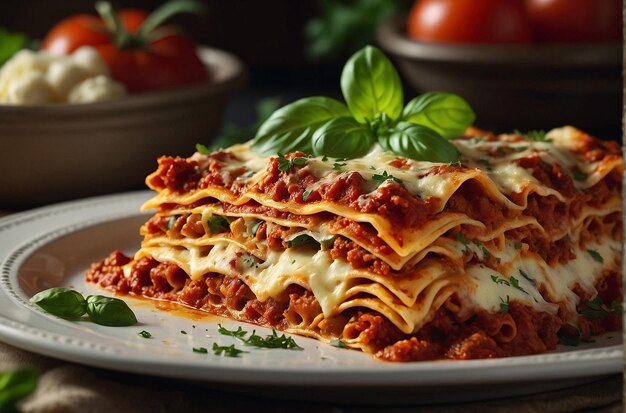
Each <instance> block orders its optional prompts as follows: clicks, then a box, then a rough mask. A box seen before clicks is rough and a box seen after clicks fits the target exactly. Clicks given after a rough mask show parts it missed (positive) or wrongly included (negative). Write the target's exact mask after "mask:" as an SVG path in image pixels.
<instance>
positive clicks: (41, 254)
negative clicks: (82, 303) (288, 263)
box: [0, 191, 622, 403]
mask: <svg viewBox="0 0 626 413" xmlns="http://www.w3.org/2000/svg"><path fill="white" fill-rule="evenodd" d="M149 196H151V193H149V192H146V191H142V192H134V193H128V194H121V195H113V196H105V197H98V198H90V199H86V200H81V201H75V202H68V203H64V204H59V205H54V206H50V207H45V208H40V209H35V210H32V211H29V212H25V213H20V214H15V215H12V216H9V217H7V218H4V219H0V260H1V262H2V264H1V267H0V269H1V275H0V338H1V339H2V340H3V341H6V342H7V343H10V344H13V345H15V346H18V347H20V348H24V349H26V350H30V351H33V352H36V353H41V354H45V355H48V356H52V357H56V358H59V359H63V360H70V361H74V362H78V363H84V364H87V365H91V366H97V367H103V368H108V369H114V370H120V371H125V372H133V373H142V374H148V375H155V376H164V377H171V378H176V379H185V380H193V381H195V382H198V383H201V384H208V385H211V386H218V387H219V386H222V387H230V388H231V389H232V390H236V391H244V392H261V393H262V392H263V391H264V390H266V389H267V387H272V386H277V385H279V386H282V389H283V390H282V393H281V394H280V395H279V396H283V397H301V398H310V399H315V400H318V401H319V400H324V399H326V400H342V401H355V400H357V401H360V402H385V403H389V402H416V401H417V402H428V403H437V402H451V401H461V400H475V399H482V398H495V397H505V396H513V395H520V394H528V393H532V392H538V391H545V390H549V389H555V388H562V387H566V386H571V385H575V384H578V383H582V382H585V381H591V380H594V379H596V378H599V377H601V376H604V375H608V374H612V373H618V372H620V371H621V370H622V346H621V336H620V334H619V333H614V334H607V335H605V336H603V337H600V338H597V339H596V341H595V342H594V343H588V344H583V345H581V346H579V347H575V348H573V347H559V349H558V350H557V351H555V352H552V353H549V354H542V355H537V356H526V357H510V358H504V359H496V360H473V361H451V362H448V361H439V362H421V363H405V364H398V363H384V362H379V361H375V360H372V359H371V358H370V357H369V356H368V355H365V354H361V353H359V352H356V351H348V350H343V349H338V348H335V347H332V346H329V345H325V344H323V343H320V342H318V341H315V340H312V339H307V338H302V337H294V338H295V340H296V342H297V343H298V344H299V345H301V346H302V347H303V348H304V350H302V351H296V350H262V349H255V348H249V347H245V346H243V345H242V344H241V343H240V342H238V341H237V339H235V338H232V337H226V336H223V335H220V334H219V333H218V332H217V324H218V323H221V324H222V325H223V326H225V327H227V328H231V329H234V328H237V326H240V325H241V326H242V327H243V328H244V329H245V330H247V331H252V330H253V329H256V331H257V333H259V334H268V333H269V332H270V331H269V330H267V329H264V328H259V327H253V326H251V325H247V324H240V323H235V322H232V321H229V320H226V319H222V318H218V317H214V316H209V315H207V316H201V315H200V316H199V315H198V314H197V312H194V311H191V310H188V311H186V310H176V309H173V308H171V307H173V306H172V305H169V306H168V305H166V304H163V305H160V304H155V303H154V302H152V301H148V300H138V299H133V298H128V297H125V298H124V299H125V300H126V301H127V302H128V303H129V305H130V306H131V307H132V309H133V310H134V311H135V313H136V314H137V317H138V319H139V321H140V324H138V325H136V326H132V327H115V328H114V327H103V326H98V325H95V324H92V323H89V322H86V321H80V322H69V321H65V320H62V319H59V318H56V317H54V316H51V315H48V314H45V313H43V312H42V311H40V309H39V308H38V307H35V306H33V305H32V304H30V303H29V301H28V300H29V298H30V297H31V296H32V295H33V294H34V293H36V292H38V291H40V290H42V289H45V288H49V287H53V286H71V287H73V288H75V289H77V290H79V291H81V292H83V293H84V294H94V293H100V294H103V291H102V290H99V289H97V288H95V287H94V286H92V285H87V284H86V283H85V282H84V271H85V269H86V268H87V267H88V266H89V264H90V263H92V262H94V261H98V260H101V259H102V258H104V257H106V256H107V255H108V254H109V253H110V252H111V251H113V250H114V249H117V248H119V249H121V250H122V251H123V252H124V253H126V254H132V253H133V252H134V251H135V250H136V249H137V248H138V247H139V243H140V237H139V235H138V228H139V226H140V225H141V224H142V223H143V222H144V221H145V220H146V219H147V217H148V216H149V215H141V214H139V212H138V210H139V206H140V205H141V203H142V202H143V201H145V200H146V199H148V197H149ZM104 294H106V293H104ZM157 307H162V309H161V310H159V309H158V308H157ZM163 309H164V310H166V311H162V310H163ZM182 313H185V314H182ZM181 314H182V315H181ZM189 317H191V318H189ZM141 330H146V331H149V332H150V333H151V334H152V338H150V339H145V338H142V337H141V336H139V335H138V334H137V333H138V332H140V331H141ZM183 331H184V332H185V333H186V334H184V333H182V332H183ZM214 342H217V343H219V344H220V345H231V344H235V345H236V347H238V348H240V349H244V350H246V351H248V352H247V353H244V354H242V355H241V356H240V357H237V358H230V357H223V356H217V355H214V354H213V352H212V351H211V350H210V349H211V346H212V345H213V343H214ZM194 347H205V348H207V349H209V352H208V354H198V353H195V352H193V351H192V349H193V348H194ZM233 384H236V386H233ZM370 390H372V391H370ZM274 393H275V392H274Z"/></svg>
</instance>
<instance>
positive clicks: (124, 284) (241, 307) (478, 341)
mask: <svg viewBox="0 0 626 413" xmlns="http://www.w3.org/2000/svg"><path fill="white" fill-rule="evenodd" d="M348 244H349V243H348ZM347 254H349V252H348V253H347ZM347 254H346V255H347ZM131 262H132V260H131V258H129V257H126V256H124V254H122V253H121V252H120V251H115V252H113V253H112V254H111V255H110V256H109V257H107V258H106V259H105V260H103V261H101V262H99V263H96V264H93V265H92V266H91V268H90V269H89V270H88V272H87V280H88V281H89V282H93V283H96V284H98V285H100V286H101V287H104V288H107V289H109V290H112V291H115V292H118V293H129V294H134V295H137V296H144V297H150V298H162V299H167V300H170V301H176V302H179V303H181V304H183V305H187V306H190V307H193V308H197V309H200V310H204V311H207V312H209V313H212V314H216V315H222V316H227V317H230V318H234V319H236V320H239V321H244V322H250V323H254V324H258V325H262V326H267V327H273V328H277V329H279V330H285V329H287V330H288V329H290V328H298V327H302V326H307V325H309V324H310V323H311V322H312V321H313V319H315V318H316V317H317V316H318V315H319V314H321V308H320V305H319V303H318V302H317V300H316V299H315V297H314V296H313V295H312V294H311V292H310V291H308V290H305V289H304V288H302V287H300V286H296V285H292V286H289V287H288V288H287V289H286V290H285V291H284V292H283V293H282V294H281V295H280V296H279V297H277V298H270V299H268V300H266V301H260V300H258V299H257V298H256V297H255V295H254V294H253V293H252V291H251V290H250V288H249V287H248V286H247V285H246V284H245V283H244V282H243V281H242V280H240V279H239V278H237V277H233V276H225V275H222V274H216V273H208V274H206V275H205V276H204V277H203V278H201V279H197V280H191V279H190V278H189V277H187V275H186V274H185V273H184V272H183V271H182V270H181V269H180V268H178V267H177V266H175V265H173V264H166V263H159V262H157V261H156V260H154V259H152V258H147V257H144V258H141V259H139V260H138V261H135V262H132V264H130V271H129V274H130V275H129V276H128V277H125V276H124V269H123V268H122V267H123V266H125V265H128V264H129V263H131ZM598 289H599V290H600V291H601V296H602V298H603V300H605V301H606V300H610V299H614V298H615V297H618V298H619V297H621V295H620V294H621V293H620V292H619V291H621V287H620V283H619V278H618V275H617V274H607V275H606V276H605V277H604V278H603V279H602V280H601V281H600V283H599V284H598ZM615 291H618V292H615ZM620 322H621V318H620V316H619V315H615V316H614V317H612V316H611V317H605V318H601V319H585V320H584V322H582V323H581V325H582V326H583V327H582V328H581V332H582V335H583V337H588V336H589V335H591V334H601V333H603V332H606V331H614V330H615V329H618V328H619V324H620ZM510 325H513V326H515V328H514V330H515V334H512V331H511V330H510V328H509V327H508V326H510ZM568 328H569V325H567V324H562V321H561V320H560V318H559V317H558V316H556V315H552V314H548V313H545V312H540V311H536V310H533V309H532V308H530V307H528V306H525V305H523V304H521V303H518V302H515V301H512V302H511V303H510V304H509V307H508V311H507V312H498V313H487V312H485V311H482V310H479V311H478V312H477V313H476V314H475V316H473V317H471V318H469V319H466V320H458V319H456V317H455V314H454V313H453V312H451V311H450V310H448V309H446V307H445V306H443V307H441V308H440V309H439V310H438V311H437V314H436V315H435V316H434V317H433V319H432V321H430V322H429V323H427V324H426V325H424V326H423V327H422V328H421V329H420V330H419V331H418V332H417V333H415V334H409V335H407V334H404V333H402V332H401V331H400V330H398V328H397V327H396V326H395V325H394V324H392V323H391V322H390V321H389V320H388V319H387V318H385V317H384V316H382V315H381V314H379V313H377V312H375V311H371V310H363V311H360V310H358V309H356V310H354V309H353V310H349V311H348V312H346V313H345V314H342V315H341V316H335V317H332V318H330V319H329V320H324V321H323V322H322V323H320V327H319V329H318V330H319V331H318V333H319V334H320V335H322V338H325V339H343V340H346V341H349V340H355V339H358V342H359V343H360V345H361V346H362V347H363V348H364V350H366V351H367V352H369V353H372V354H374V355H375V356H376V357H377V358H379V359H381V360H385V361H397V362H408V361H421V360H439V359H455V360H465V359H477V358H493V357H503V356H516V355H525V354H536V353H542V352H545V351H549V350H553V349H554V348H555V347H556V345H557V343H558V340H559V338H558V334H567V333H568ZM324 334H332V336H324ZM511 336H513V337H512V338H511Z"/></svg>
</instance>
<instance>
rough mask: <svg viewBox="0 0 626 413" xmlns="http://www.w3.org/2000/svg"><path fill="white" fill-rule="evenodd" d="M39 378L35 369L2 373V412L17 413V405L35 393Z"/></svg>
mask: <svg viewBox="0 0 626 413" xmlns="http://www.w3.org/2000/svg"><path fill="white" fill-rule="evenodd" d="M38 377H39V374H38V373H37V371H36V370H35V369H33V368H23V369H17V370H14V371H5V372H2V373H0V412H17V411H18V410H17V409H16V408H15V404H16V403H17V402H19V401H20V400H22V399H24V398H25V397H28V396H29V395H30V394H31V393H32V392H33V391H35V388H36V387H37V381H38Z"/></svg>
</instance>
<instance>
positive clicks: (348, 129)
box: [313, 116, 375, 158]
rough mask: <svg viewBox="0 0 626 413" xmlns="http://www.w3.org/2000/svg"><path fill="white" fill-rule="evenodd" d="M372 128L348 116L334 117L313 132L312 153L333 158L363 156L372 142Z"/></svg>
mask: <svg viewBox="0 0 626 413" xmlns="http://www.w3.org/2000/svg"><path fill="white" fill-rule="evenodd" d="M374 142H375V141H374V135H373V133H372V130H371V129H370V128H369V127H368V126H367V125H364V124H362V123H359V122H357V121H356V119H354V118H353V117H350V116H342V117H340V118H334V119H332V120H330V121H328V122H326V124H324V126H322V127H321V128H319V129H318V130H317V131H316V132H315V133H314V134H313V154H314V155H315V156H323V155H326V156H331V157H333V158H358V157H361V156H365V155H366V154H367V152H369V150H370V148H371V147H372V145H373V144H374Z"/></svg>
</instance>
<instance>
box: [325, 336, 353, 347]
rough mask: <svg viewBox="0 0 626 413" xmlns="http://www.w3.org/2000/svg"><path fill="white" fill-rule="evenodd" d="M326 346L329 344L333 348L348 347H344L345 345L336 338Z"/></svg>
mask: <svg viewBox="0 0 626 413" xmlns="http://www.w3.org/2000/svg"><path fill="white" fill-rule="evenodd" d="M328 344H330V345H331V346H333V347H338V348H348V346H346V343H344V342H343V341H341V340H339V339H336V338H333V339H332V340H330V342H329V343H328Z"/></svg>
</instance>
